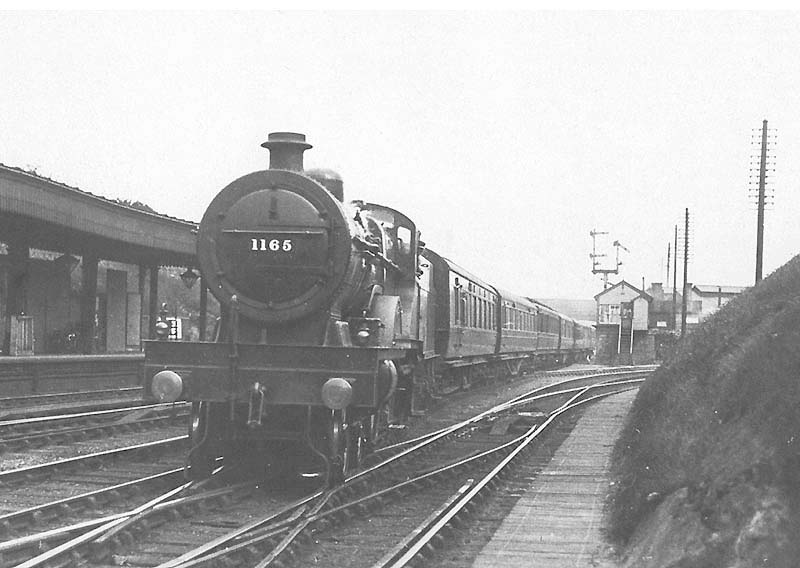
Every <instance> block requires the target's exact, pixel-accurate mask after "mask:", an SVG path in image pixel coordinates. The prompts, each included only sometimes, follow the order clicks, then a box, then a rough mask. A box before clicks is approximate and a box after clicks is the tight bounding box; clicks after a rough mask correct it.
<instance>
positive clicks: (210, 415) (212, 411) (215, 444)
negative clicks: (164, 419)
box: [186, 401, 226, 481]
mask: <svg viewBox="0 0 800 568" xmlns="http://www.w3.org/2000/svg"><path fill="white" fill-rule="evenodd" d="M225 410H226V409H225V405H224V404H214V403H210V402H208V401H202V402H193V403H192V414H191V421H190V423H189V439H190V441H191V450H189V458H188V466H189V468H188V471H187V473H186V476H187V478H188V479H190V480H194V481H197V480H201V479H206V478H208V477H211V473H212V472H213V471H214V468H215V466H216V462H217V458H218V457H219V456H220V453H221V450H222V443H221V441H222V436H223V432H224V431H225Z"/></svg>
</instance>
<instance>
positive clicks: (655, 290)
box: [650, 282, 664, 300]
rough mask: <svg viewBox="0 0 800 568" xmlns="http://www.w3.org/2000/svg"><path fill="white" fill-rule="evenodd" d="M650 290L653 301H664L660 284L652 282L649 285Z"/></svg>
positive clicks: (662, 286)
mask: <svg viewBox="0 0 800 568" xmlns="http://www.w3.org/2000/svg"><path fill="white" fill-rule="evenodd" d="M650 290H651V291H652V293H651V294H650V295H651V296H653V298H654V299H656V300H663V299H664V285H663V284H662V283H661V282H653V283H652V284H650Z"/></svg>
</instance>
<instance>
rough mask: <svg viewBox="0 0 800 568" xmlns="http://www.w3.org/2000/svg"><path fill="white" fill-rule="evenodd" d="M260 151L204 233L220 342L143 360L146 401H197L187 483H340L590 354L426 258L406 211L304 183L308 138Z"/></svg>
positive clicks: (323, 181)
mask: <svg viewBox="0 0 800 568" xmlns="http://www.w3.org/2000/svg"><path fill="white" fill-rule="evenodd" d="M262 146H263V147H266V148H268V149H269V151H270V166H269V169H268V170H265V171H258V172H254V173H251V174H248V175H245V176H243V177H241V178H239V179H237V180H235V181H233V182H232V183H231V184H230V185H228V186H227V187H225V188H224V189H223V190H222V191H220V192H219V194H218V195H217V196H216V197H215V198H214V200H213V201H212V202H211V204H210V205H209V207H208V209H207V210H206V213H205V215H204V216H203V219H202V221H201V223H200V227H199V232H198V238H197V256H198V259H199V268H200V272H201V274H202V276H203V279H204V283H205V284H206V285H207V286H208V288H209V289H210V290H211V292H212V293H213V294H214V296H215V297H216V298H217V299H218V300H219V302H220V306H221V319H220V325H219V327H218V332H217V333H216V337H215V341H213V342H198V343H189V342H173V341H150V342H147V343H146V346H145V353H146V357H145V376H146V378H147V379H148V380H147V381H146V386H147V389H148V391H149V395H150V396H152V398H154V399H156V400H160V401H173V400H178V399H181V398H183V399H186V400H189V401H191V405H192V410H191V424H190V438H191V449H190V451H189V456H188V459H187V475H188V477H190V478H192V479H202V478H205V477H207V476H209V475H210V474H211V472H212V471H213V469H214V468H215V466H216V463H217V459H218V458H219V457H220V456H222V457H223V460H224V463H225V464H231V463H233V464H237V463H247V464H248V466H255V467H257V468H260V469H263V468H267V469H271V470H275V471H286V470H290V471H295V472H300V471H306V470H308V471H312V470H314V468H317V471H318V472H325V473H327V475H328V479H329V480H330V482H331V483H335V482H338V481H339V480H341V479H342V478H343V477H344V475H345V473H346V472H347V471H348V470H351V469H353V468H354V467H357V466H358V464H359V463H360V461H361V460H362V458H363V457H364V456H365V455H366V453H367V452H368V451H369V448H370V447H373V446H374V445H375V444H376V443H378V442H379V441H380V439H381V438H382V437H383V436H386V435H387V433H388V432H390V431H391V429H392V428H393V427H398V426H400V427H402V424H403V423H404V421H406V419H407V418H408V417H409V416H410V415H411V414H412V413H414V412H417V411H420V410H421V409H422V408H423V407H424V406H425V405H426V404H427V403H428V402H430V400H431V399H435V398H437V397H442V396H445V395H446V394H447V393H449V392H452V391H453V390H456V389H463V388H466V387H468V386H469V385H471V384H473V383H474V382H476V381H480V380H487V379H493V378H497V377H499V376H501V375H503V374H508V373H511V374H518V373H520V372H523V371H525V370H528V369H531V368H538V367H543V366H546V365H556V364H569V363H571V362H574V361H578V360H582V359H586V358H588V357H590V356H591V355H592V353H593V348H594V330H593V328H591V327H587V326H584V325H581V324H579V323H577V322H575V321H574V320H572V319H570V318H568V317H566V316H564V315H562V314H559V313H557V312H556V311H555V310H553V309H551V308H549V307H547V306H546V305H544V304H542V303H540V302H537V301H536V300H534V299H532V298H528V297H524V296H519V295H514V294H511V293H508V292H506V291H503V290H500V289H498V288H497V287H495V286H493V285H492V284H490V283H488V282H486V281H483V280H481V279H480V278H478V277H476V276H474V275H472V274H470V273H469V272H468V271H466V270H464V269H463V268H461V267H460V266H458V265H456V264H454V263H453V262H451V261H450V260H448V259H446V258H443V257H442V256H440V255H438V254H436V253H435V252H433V251H432V250H430V249H428V248H426V246H425V244H424V243H423V242H422V241H421V240H420V233H419V231H418V230H417V227H416V226H415V224H414V222H413V221H412V220H411V219H409V218H408V217H407V216H405V215H403V214H402V213H400V212H398V211H395V210H394V209H391V208H389V207H386V206H383V205H377V204H373V203H365V202H361V201H353V202H350V203H345V202H344V199H343V184H342V180H341V178H340V177H339V176H338V175H337V174H336V173H335V172H332V171H330V170H313V171H305V170H304V168H303V153H304V151H305V150H307V149H309V148H311V145H310V144H308V143H307V142H306V138H305V136H304V135H302V134H296V133H290V132H276V133H272V134H270V135H269V137H268V140H267V142H265V143H264V144H262Z"/></svg>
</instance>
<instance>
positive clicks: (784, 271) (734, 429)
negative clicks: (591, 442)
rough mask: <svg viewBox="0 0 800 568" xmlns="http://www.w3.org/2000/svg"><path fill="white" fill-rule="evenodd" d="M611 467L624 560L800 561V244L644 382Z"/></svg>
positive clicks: (613, 516)
mask: <svg viewBox="0 0 800 568" xmlns="http://www.w3.org/2000/svg"><path fill="white" fill-rule="evenodd" d="M612 468H613V471H614V474H615V476H616V483H615V485H614V488H613V494H612V496H611V499H610V501H609V503H608V513H609V527H610V528H609V530H610V533H609V537H610V538H611V539H612V540H613V541H615V542H617V543H619V544H621V545H625V546H627V549H626V550H627V558H626V562H627V565H629V566H681V567H691V566H698V567H699V566H702V567H704V568H705V567H709V568H710V567H715V566H720V567H721V566H726V567H727V566H736V567H745V566H756V565H758V566H796V565H800V539H798V538H796V536H797V534H800V531H798V527H800V523H798V518H800V516H799V515H798V512H800V256H798V257H795V258H794V259H793V260H791V261H790V262H789V263H787V264H786V265H784V266H783V267H781V268H780V269H778V270H777V271H776V272H775V273H773V274H772V275H771V276H770V277H769V278H767V279H765V280H764V281H762V282H761V283H760V284H759V285H758V286H755V287H753V288H751V289H749V290H747V291H746V292H745V293H743V294H741V295H740V296H739V297H737V298H735V299H734V300H732V301H731V302H729V303H728V304H727V305H726V306H724V307H723V308H722V309H721V310H720V311H719V312H717V313H716V314H714V316H712V317H711V318H709V319H708V320H706V321H705V322H704V323H703V324H702V325H701V326H700V327H699V328H698V329H696V330H695V331H694V332H692V333H691V334H689V335H688V336H687V337H686V339H685V340H684V341H682V342H681V344H680V345H679V347H678V350H677V352H676V353H675V355H674V357H673V358H672V359H671V360H670V361H668V362H666V363H665V364H664V365H662V367H661V368H659V369H658V370H657V371H656V373H655V374H654V375H653V376H652V378H651V379H649V380H648V381H647V382H646V383H645V384H643V385H642V387H641V389H640V392H639V393H638V395H637V398H636V400H635V402H634V405H633V408H632V410H631V413H630V415H629V418H628V421H627V423H626V426H625V428H624V430H623V432H622V435H621V436H620V438H619V440H618V441H617V444H616V446H615V449H614V456H613V466H612Z"/></svg>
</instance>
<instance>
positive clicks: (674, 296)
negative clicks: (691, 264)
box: [672, 225, 678, 331]
mask: <svg viewBox="0 0 800 568" xmlns="http://www.w3.org/2000/svg"><path fill="white" fill-rule="evenodd" d="M674 250H675V262H674V263H673V264H672V330H673V331H675V329H677V327H678V322H677V321H676V320H675V317H676V311H677V307H676V306H677V303H678V225H675V249H674Z"/></svg>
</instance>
